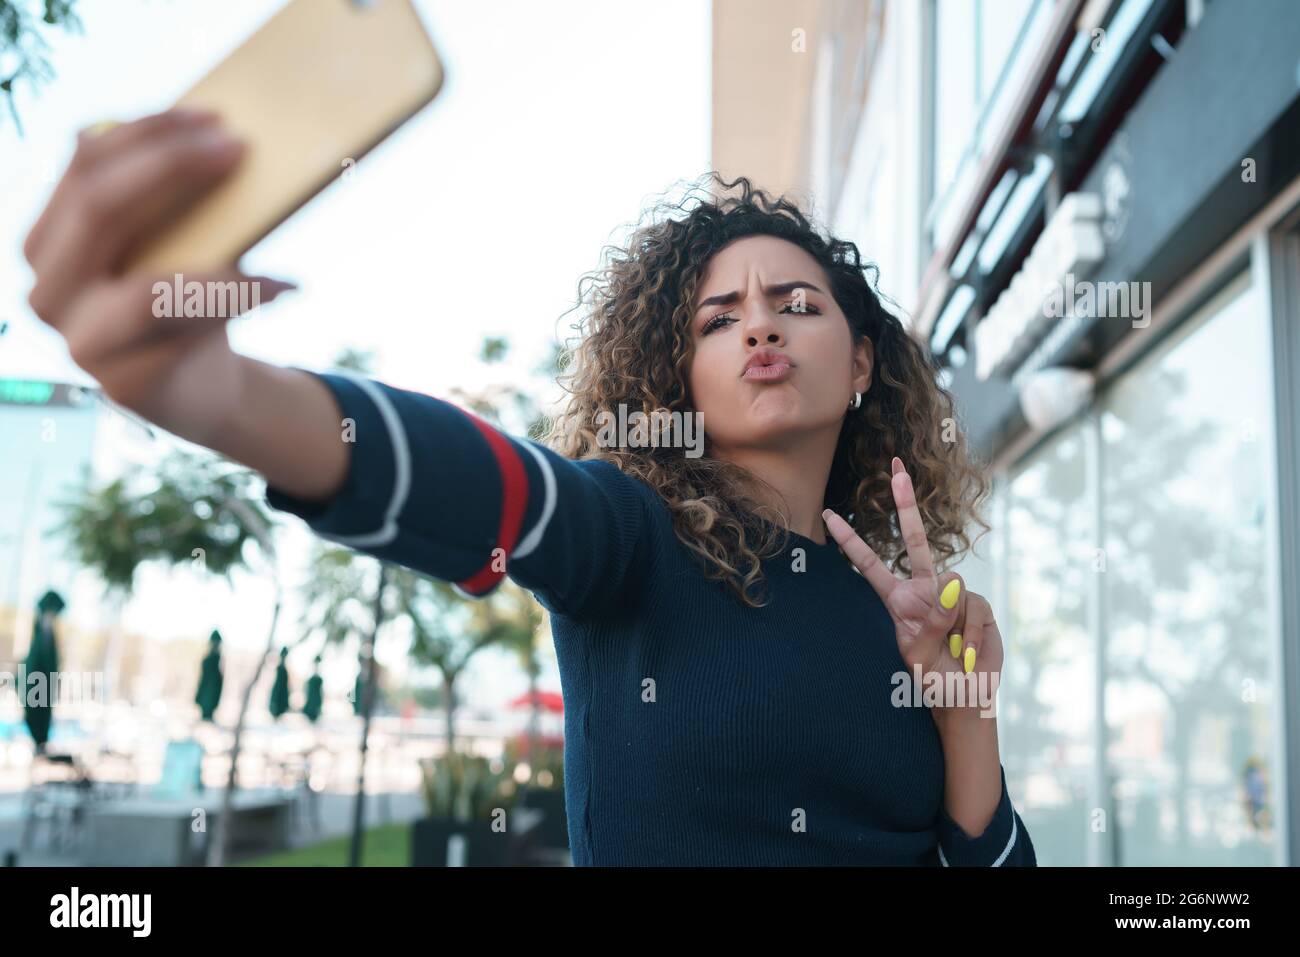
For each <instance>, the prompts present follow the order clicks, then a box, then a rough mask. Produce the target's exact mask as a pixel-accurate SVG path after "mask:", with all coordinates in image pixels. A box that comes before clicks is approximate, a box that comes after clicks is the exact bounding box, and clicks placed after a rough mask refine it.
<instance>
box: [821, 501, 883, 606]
mask: <svg viewBox="0 0 1300 957" xmlns="http://www.w3.org/2000/svg"><path fill="white" fill-rule="evenodd" d="M822 521H824V522H825V523H826V530H827V531H828V532H830V536H831V538H833V539H835V541H836V542H838V543H839V546H840V548H842V549H844V554H845V555H846V556H848V559H849V561H851V562H852V563H853V567H854V568H856V569H857V570H858V571H860V572H862V577H863V578H865V579H866V580H867V581H868V582H869V583H870V584H871V587H872V588H874V589H875V590H876V594H877V595H879V596H880V600H881V601H884V600H885V599H886V598H888V597H889V593H890V592H892V591H893V590H894V588H895V587H896V586H897V585H898V579H897V578H895V577H894V575H893V573H892V572H890V570H889V569H888V568H887V567H886V566H885V563H884V562H882V561H881V560H880V556H879V555H877V554H876V553H875V552H874V551H873V550H872V548H871V546H870V545H868V544H867V543H866V542H864V541H863V540H862V539H861V538H859V537H858V534H857V532H855V531H853V526H851V525H850V524H849V523H848V522H846V521H844V519H842V518H840V517H839V515H837V514H836V513H835V512H833V511H832V510H831V509H829V508H828V509H826V510H825V511H823V512H822Z"/></svg>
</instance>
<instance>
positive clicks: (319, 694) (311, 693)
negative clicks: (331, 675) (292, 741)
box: [302, 655, 325, 724]
mask: <svg viewBox="0 0 1300 957" xmlns="http://www.w3.org/2000/svg"><path fill="white" fill-rule="evenodd" d="M324 684H325V682H324V680H323V679H322V678H321V676H320V655H317V656H316V670H315V671H314V672H313V673H312V676H311V677H310V678H308V679H307V695H306V700H305V701H303V705H302V713H303V714H305V715H306V716H307V720H308V721H310V722H311V723H312V724H315V723H316V722H317V720H319V719H320V709H321V703H322V699H323V697H324V693H323V686H324Z"/></svg>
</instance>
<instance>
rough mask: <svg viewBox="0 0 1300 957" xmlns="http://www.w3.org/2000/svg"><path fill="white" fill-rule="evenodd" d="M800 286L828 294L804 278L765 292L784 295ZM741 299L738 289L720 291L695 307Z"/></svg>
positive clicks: (771, 294)
mask: <svg viewBox="0 0 1300 957" xmlns="http://www.w3.org/2000/svg"><path fill="white" fill-rule="evenodd" d="M800 288H803V289H811V290H812V291H813V292H817V293H821V294H822V295H823V296H824V295H826V293H824V292H822V291H821V290H820V289H818V288H817V287H816V286H814V285H813V284H812V283H810V282H805V281H804V280H802V279H796V280H794V281H793V282H779V283H777V284H776V285H774V286H767V287H765V288H764V289H763V292H764V293H765V294H766V295H768V296H783V295H785V294H786V293H788V292H794V290H796V289H800ZM739 299H740V293H739V292H738V291H733V292H724V293H719V294H718V295H716V296H710V297H709V298H708V299H704V300H702V301H701V302H700V304H699V305H697V306H696V307H695V310H696V311H697V312H698V311H699V310H701V309H703V308H704V307H705V306H729V305H731V304H732V303H733V302H736V301H738V300H739Z"/></svg>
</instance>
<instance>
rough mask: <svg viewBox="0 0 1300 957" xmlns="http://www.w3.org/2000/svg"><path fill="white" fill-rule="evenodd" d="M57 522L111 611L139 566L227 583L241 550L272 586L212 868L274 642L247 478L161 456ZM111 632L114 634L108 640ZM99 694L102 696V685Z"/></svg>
mask: <svg viewBox="0 0 1300 957" xmlns="http://www.w3.org/2000/svg"><path fill="white" fill-rule="evenodd" d="M60 507H61V508H62V510H63V512H64V518H63V522H62V524H61V525H60V527H59V528H58V529H56V532H60V533H63V534H65V535H66V536H67V538H68V541H69V545H70V548H71V550H72V552H73V554H74V555H75V557H76V559H77V560H78V562H79V563H80V564H81V565H83V566H85V567H87V568H90V569H92V570H94V571H95V572H96V573H97V574H98V575H99V577H100V578H101V579H102V580H103V581H104V583H105V585H106V586H107V587H108V590H109V593H110V595H115V596H116V597H117V599H118V603H117V606H118V609H119V611H120V609H121V607H122V605H123V604H124V603H125V601H126V600H127V599H129V597H130V596H131V593H132V590H133V588H134V584H135V575H136V572H137V570H138V569H139V567H140V566H141V565H142V564H144V563H145V562H151V561H153V562H161V563H163V564H165V565H169V566H172V567H175V566H178V565H181V564H189V565H191V566H197V567H200V568H203V569H205V570H206V571H209V572H213V573H215V574H218V575H221V576H223V577H225V578H226V580H227V581H229V580H230V573H231V572H232V571H233V570H234V569H235V568H248V567H249V566H250V563H249V561H248V549H247V546H248V545H249V544H250V543H253V544H255V545H256V546H257V551H258V552H260V555H261V559H262V563H263V564H264V565H265V566H266V567H267V568H268V570H269V572H270V575H271V579H272V581H273V583H274V586H275V605H274V608H273V610H272V613H271V626H270V629H269V630H268V632H267V645H266V650H265V652H264V653H263V654H262V656H261V658H259V659H258V664H257V668H256V669H255V671H254V673H253V677H252V679H251V680H250V681H249V683H248V684H247V686H246V687H245V688H244V694H243V697H242V700H241V702H240V709H239V715H238V717H237V719H236V721H235V729H234V739H233V742H232V744H231V750H230V776H229V779H228V782H227V787H226V792H225V794H224V796H223V798H222V811H221V815H220V817H219V818H218V819H217V823H216V831H215V833H214V835H213V837H212V840H210V841H209V842H208V862H209V863H210V864H216V865H220V864H221V863H222V862H224V860H225V858H226V852H227V844H228V841H229V834H230V831H229V829H228V827H227V826H226V825H227V822H228V821H229V820H230V810H231V805H232V798H233V795H234V791H235V788H236V786H237V778H236V768H237V767H238V763H239V751H240V743H241V738H242V734H243V729H244V720H245V716H246V715H247V712H248V703H249V700H250V699H251V697H252V693H253V687H254V686H255V685H256V684H257V682H258V680H260V678H261V676H262V668H263V666H264V665H265V662H266V658H267V656H268V655H269V654H270V652H271V649H272V647H273V645H274V640H275V627H276V623H277V621H278V620H279V616H280V604H281V587H280V576H279V574H278V572H277V566H276V560H275V544H274V542H273V540H272V536H271V524H270V520H269V518H268V517H267V512H266V510H265V508H264V506H263V504H262V498H261V490H260V488H259V487H258V485H257V482H256V478H255V476H254V475H253V474H252V473H251V472H249V471H247V470H245V469H241V468H238V467H236V466H232V465H231V464H230V463H228V462H226V461H225V460H223V459H220V458H217V457H215V456H212V455H206V454H196V453H191V452H184V451H174V452H172V453H170V454H169V455H168V456H167V457H166V458H165V459H163V461H162V462H161V463H160V464H159V467H158V469H157V471H156V473H153V474H151V475H148V476H146V477H143V478H142V477H141V476H140V475H131V476H124V477H120V478H117V479H114V480H112V481H110V482H107V483H105V484H103V485H100V486H98V487H94V486H91V485H90V484H89V482H88V483H87V486H86V487H85V489H84V490H83V491H82V492H81V494H80V495H78V496H77V497H75V498H73V499H71V500H68V501H64V502H62V503H60ZM116 630H117V629H116V628H115V631H116ZM114 645H115V642H110V647H109V648H108V649H107V651H106V654H105V656H106V663H105V671H106V672H107V673H108V674H113V673H114V672H115V670H116V660H115V658H116V650H115V647H114ZM105 685H106V694H111V691H112V688H111V683H110V682H109V681H107V680H106V681H105Z"/></svg>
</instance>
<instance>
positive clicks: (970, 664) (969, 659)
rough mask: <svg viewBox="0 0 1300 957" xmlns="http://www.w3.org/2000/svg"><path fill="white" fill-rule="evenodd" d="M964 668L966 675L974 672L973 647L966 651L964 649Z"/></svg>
mask: <svg viewBox="0 0 1300 957" xmlns="http://www.w3.org/2000/svg"><path fill="white" fill-rule="evenodd" d="M965 668H966V674H970V673H971V672H972V671H974V670H975V649H974V647H970V648H967V649H966V662H965Z"/></svg>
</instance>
